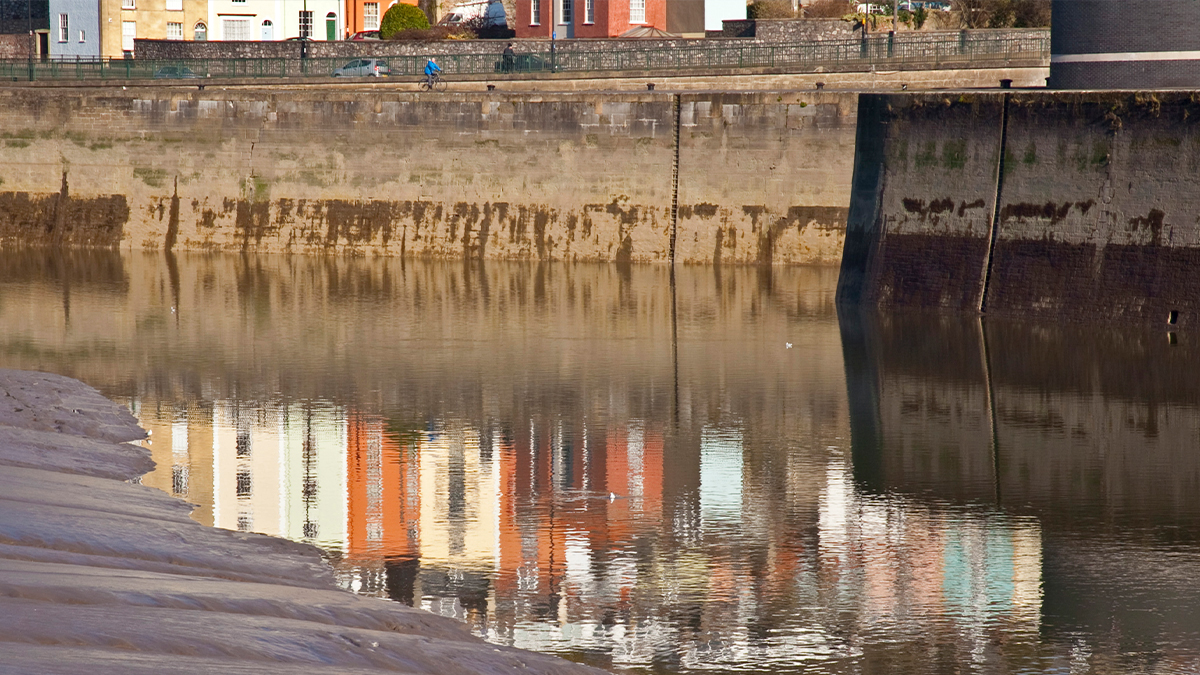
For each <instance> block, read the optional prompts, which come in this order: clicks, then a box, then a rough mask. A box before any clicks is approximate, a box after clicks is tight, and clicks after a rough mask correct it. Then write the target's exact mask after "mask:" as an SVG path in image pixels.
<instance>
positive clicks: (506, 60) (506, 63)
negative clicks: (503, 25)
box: [500, 42, 517, 73]
mask: <svg viewBox="0 0 1200 675" xmlns="http://www.w3.org/2000/svg"><path fill="white" fill-rule="evenodd" d="M516 61H517V55H516V52H514V51H513V47H512V43H511V42H510V43H508V46H507V47H505V48H504V51H503V52H501V55H500V72H502V73H511V72H512V71H513V67H514V66H515V65H516Z"/></svg>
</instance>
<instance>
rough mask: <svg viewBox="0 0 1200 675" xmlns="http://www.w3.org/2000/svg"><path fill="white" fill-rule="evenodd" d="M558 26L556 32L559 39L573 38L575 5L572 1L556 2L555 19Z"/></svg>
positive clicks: (560, 0) (562, 0)
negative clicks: (556, 14)
mask: <svg viewBox="0 0 1200 675" xmlns="http://www.w3.org/2000/svg"><path fill="white" fill-rule="evenodd" d="M555 20H556V22H557V23H558V26H556V32H557V33H558V37H559V38H560V39H567V40H569V39H571V38H573V37H575V3H574V2H573V1H572V0H558V16H557V17H555Z"/></svg>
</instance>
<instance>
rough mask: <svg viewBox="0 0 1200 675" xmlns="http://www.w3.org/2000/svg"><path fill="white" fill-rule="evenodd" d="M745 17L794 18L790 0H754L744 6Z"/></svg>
mask: <svg viewBox="0 0 1200 675" xmlns="http://www.w3.org/2000/svg"><path fill="white" fill-rule="evenodd" d="M746 18H747V19H794V18H796V13H795V12H793V11H792V2H791V0H754V2H752V3H750V4H749V5H747V6H746Z"/></svg>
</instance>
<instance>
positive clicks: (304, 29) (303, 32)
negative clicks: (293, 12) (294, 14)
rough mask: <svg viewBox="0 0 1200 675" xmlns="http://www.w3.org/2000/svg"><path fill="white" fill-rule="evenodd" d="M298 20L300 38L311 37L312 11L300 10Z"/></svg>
mask: <svg viewBox="0 0 1200 675" xmlns="http://www.w3.org/2000/svg"><path fill="white" fill-rule="evenodd" d="M299 18H300V37H306V38H310V37H312V28H313V11H312V10H311V9H310V10H303V9H302V10H300V14H299Z"/></svg>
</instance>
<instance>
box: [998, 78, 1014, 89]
mask: <svg viewBox="0 0 1200 675" xmlns="http://www.w3.org/2000/svg"><path fill="white" fill-rule="evenodd" d="M1000 88H1001V89H1012V80H1009V79H1004V80H1000Z"/></svg>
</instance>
